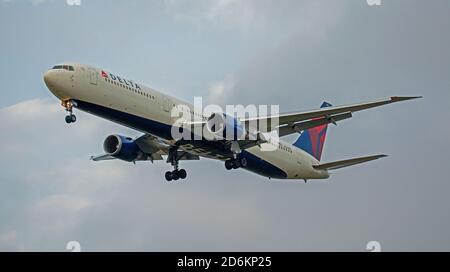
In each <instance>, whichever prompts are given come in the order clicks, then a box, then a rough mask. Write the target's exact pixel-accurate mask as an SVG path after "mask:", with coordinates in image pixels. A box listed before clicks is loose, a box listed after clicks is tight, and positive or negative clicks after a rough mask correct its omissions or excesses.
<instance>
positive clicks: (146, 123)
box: [44, 63, 419, 181]
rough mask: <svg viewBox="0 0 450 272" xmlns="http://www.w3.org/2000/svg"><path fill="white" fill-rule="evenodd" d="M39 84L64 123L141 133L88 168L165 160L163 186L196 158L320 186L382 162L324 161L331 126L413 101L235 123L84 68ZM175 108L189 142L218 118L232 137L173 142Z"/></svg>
mask: <svg viewBox="0 0 450 272" xmlns="http://www.w3.org/2000/svg"><path fill="white" fill-rule="evenodd" d="M44 81H45V84H46V85H47V87H48V89H49V90H50V91H51V92H52V93H53V94H54V95H55V96H56V97H57V98H58V99H59V100H60V101H61V105H62V106H63V107H64V108H65V109H66V111H67V116H66V119H65V120H66V122H67V123H73V122H75V121H76V117H75V115H74V114H73V110H74V109H79V110H82V111H85V112H88V113H91V114H93V115H96V116H99V117H102V118H105V119H108V120H110V121H113V122H116V123H118V124H121V125H124V126H126V127H129V128H132V129H135V130H137V131H139V132H141V133H142V136H140V137H137V138H131V137H127V136H122V135H116V134H114V135H110V136H108V137H106V139H105V141H104V143H103V148H104V152H105V153H104V154H101V155H98V156H92V157H91V159H92V160H93V161H102V160H111V159H119V160H123V161H126V162H134V163H135V162H136V161H151V162H153V161H156V160H165V161H166V162H167V163H170V164H171V165H172V167H173V169H174V170H173V171H167V172H166V173H165V178H166V180H167V181H171V180H178V179H185V178H186V176H187V173H186V170H184V169H180V168H179V162H180V161H184V160H199V159H200V158H208V159H215V160H219V161H222V162H223V163H224V165H225V168H226V169H227V170H232V169H238V168H241V169H245V170H248V171H251V172H254V173H256V174H259V175H262V176H265V177H268V178H273V179H292V180H304V181H307V180H313V179H326V178H329V171H331V170H335V169H339V168H343V167H347V166H351V165H355V164H360V163H364V162H368V161H372V160H376V159H379V158H382V157H385V155H374V156H365V157H360V158H353V159H347V160H341V161H334V162H325V163H324V162H322V161H321V155H322V150H323V146H324V143H325V137H326V132H327V127H328V125H329V124H330V123H332V124H336V123H337V122H339V121H341V120H344V119H348V118H351V117H352V114H353V113H354V112H357V111H360V110H365V109H369V108H373V107H378V106H382V105H386V104H391V103H395V102H399V101H405V100H410V99H414V98H419V97H398V96H393V97H390V98H387V99H381V100H377V101H372V102H367V103H358V104H353V105H347V106H338V107H333V106H331V105H330V104H329V103H327V102H324V103H323V104H322V107H321V108H320V109H317V110H311V111H301V112H294V113H287V114H274V115H265V116H254V117H252V116H248V117H247V116H246V117H237V116H236V117H234V116H230V115H227V114H225V113H213V114H211V115H206V114H204V113H203V112H199V113H198V111H197V109H195V108H194V106H193V105H191V104H189V103H186V102H184V101H181V100H179V99H176V98H174V97H171V96H169V95H166V94H163V93H161V92H158V91H155V90H153V89H151V88H149V87H145V86H143V85H141V84H139V83H136V82H134V81H132V80H129V79H127V78H124V77H120V76H118V75H116V74H113V73H110V72H108V71H106V70H102V69H99V68H95V67H92V66H89V65H82V64H77V63H64V64H61V65H56V66H54V67H53V68H52V69H50V70H48V71H47V72H46V73H45V75H44ZM179 106H183V107H184V109H185V111H187V112H188V113H191V114H193V116H194V117H196V118H195V121H194V120H193V121H192V122H187V123H185V124H184V125H183V126H182V129H181V131H182V132H183V135H186V132H187V131H188V132H189V134H190V135H194V134H195V131H196V128H198V127H201V128H207V131H210V132H211V133H216V132H217V131H219V130H218V129H216V128H215V125H214V124H212V123H213V122H212V120H213V119H216V118H215V117H216V116H225V118H222V120H223V124H222V126H221V130H220V134H221V135H223V134H224V133H225V131H232V132H235V133H234V134H235V135H234V136H232V137H231V138H230V137H223V138H220V137H218V138H213V139H211V138H207V137H204V136H200V138H199V137H193V138H190V139H188V138H181V139H180V138H177V137H174V135H173V131H174V129H173V128H174V126H179V124H178V123H177V121H179V117H174V116H173V114H171V113H172V111H173V109H174V108H177V107H179ZM252 122H256V123H260V122H266V124H267V125H266V128H265V130H266V131H259V130H258V129H252V126H250V124H251V123H252ZM177 124H178V125H177ZM186 124H187V126H185V125H186ZM176 130H178V131H180V128H179V127H177V129H176ZM183 130H184V131H183ZM200 131H202V130H200ZM270 131H277V133H278V135H277V136H279V137H282V136H286V135H290V134H300V135H299V137H298V139H297V140H296V141H295V142H294V143H292V144H290V143H287V142H284V141H282V140H277V141H275V140H273V139H272V138H271V136H267V132H270ZM264 132H265V133H264ZM232 134H233V133H232ZM227 135H228V134H227ZM195 136H198V135H197V134H195ZM237 136H239V137H237Z"/></svg>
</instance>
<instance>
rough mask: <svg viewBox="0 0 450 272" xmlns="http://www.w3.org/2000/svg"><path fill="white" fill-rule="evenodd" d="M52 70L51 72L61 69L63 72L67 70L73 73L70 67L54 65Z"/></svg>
mask: <svg viewBox="0 0 450 272" xmlns="http://www.w3.org/2000/svg"><path fill="white" fill-rule="evenodd" d="M52 69H53V70H61V69H63V70H67V71H75V69H74V68H73V66H71V65H56V66H53V68H52Z"/></svg>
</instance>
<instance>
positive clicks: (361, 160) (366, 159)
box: [313, 155, 387, 170]
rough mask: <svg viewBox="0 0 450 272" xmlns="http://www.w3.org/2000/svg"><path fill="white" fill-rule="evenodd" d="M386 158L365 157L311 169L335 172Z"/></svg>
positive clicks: (315, 166)
mask: <svg viewBox="0 0 450 272" xmlns="http://www.w3.org/2000/svg"><path fill="white" fill-rule="evenodd" d="M384 157H387V155H375V156H367V157H361V158H355V159H349V160H343V161H335V162H329V163H323V164H318V165H314V166H313V167H314V168H315V169H318V170H335V169H339V168H344V167H348V166H352V165H356V164H360V163H364V162H369V161H373V160H377V159H381V158H384Z"/></svg>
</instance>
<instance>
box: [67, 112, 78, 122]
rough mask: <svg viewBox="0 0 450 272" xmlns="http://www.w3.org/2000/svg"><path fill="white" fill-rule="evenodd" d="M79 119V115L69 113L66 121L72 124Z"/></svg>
mask: <svg viewBox="0 0 450 272" xmlns="http://www.w3.org/2000/svg"><path fill="white" fill-rule="evenodd" d="M76 121H77V117H76V116H75V114H71V115H67V116H66V123H67V124H70V123H75V122H76Z"/></svg>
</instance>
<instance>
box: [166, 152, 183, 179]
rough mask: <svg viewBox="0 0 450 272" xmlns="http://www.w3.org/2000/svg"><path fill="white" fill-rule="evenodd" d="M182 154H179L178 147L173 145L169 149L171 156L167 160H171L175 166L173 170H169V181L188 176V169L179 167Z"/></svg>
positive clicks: (167, 174) (167, 176) (167, 173)
mask: <svg viewBox="0 0 450 272" xmlns="http://www.w3.org/2000/svg"><path fill="white" fill-rule="evenodd" d="M180 157H181V156H178V147H173V148H171V149H170V150H169V156H168V157H167V162H170V163H171V164H172V166H173V168H174V170H173V171H167V172H166V174H165V178H166V180H167V181H172V180H174V181H177V180H179V179H185V178H186V177H187V173H186V170H184V169H178V161H179V159H180Z"/></svg>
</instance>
